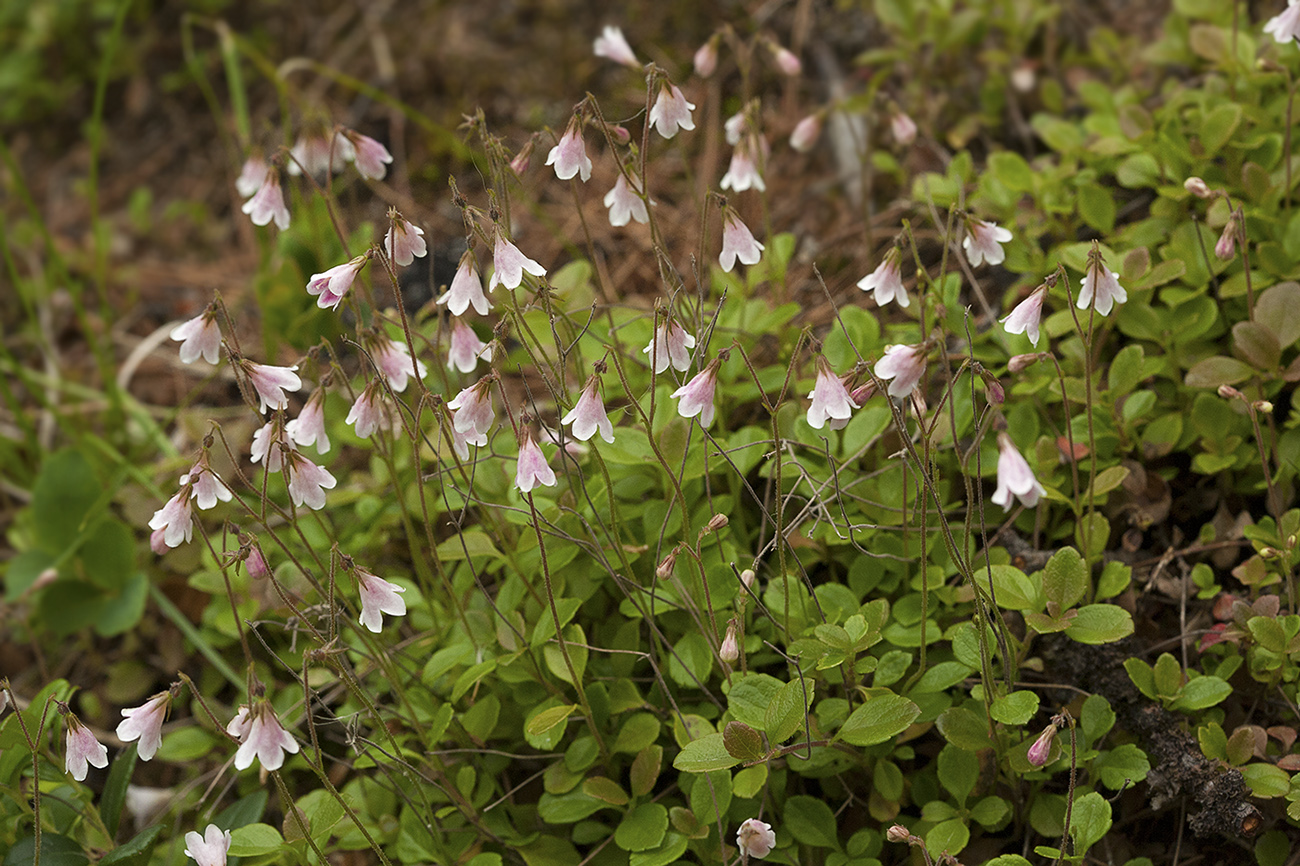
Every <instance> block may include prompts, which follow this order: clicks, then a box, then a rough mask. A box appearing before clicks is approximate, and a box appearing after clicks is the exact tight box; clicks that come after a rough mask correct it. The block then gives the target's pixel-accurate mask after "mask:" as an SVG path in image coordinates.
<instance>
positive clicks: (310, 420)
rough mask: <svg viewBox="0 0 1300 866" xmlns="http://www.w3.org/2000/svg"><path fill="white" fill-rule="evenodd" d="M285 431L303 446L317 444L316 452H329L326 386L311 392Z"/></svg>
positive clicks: (285, 427)
mask: <svg viewBox="0 0 1300 866" xmlns="http://www.w3.org/2000/svg"><path fill="white" fill-rule="evenodd" d="M284 431H285V433H287V434H288V436H289V438H290V439H292V440H293V441H294V443H295V444H296V445H298V446H300V447H302V448H306V447H307V446H308V445H315V446H316V453H318V454H325V453H328V452H329V450H330V437H329V433H328V432H326V430H325V389H324V388H317V389H316V390H315V391H312V392H311V396H310V397H308V398H307V404H306V405H305V406H303V407H302V411H301V412H299V413H298V417H297V418H294V419H293V420H292V421H290V422H289V423H288V424H286V425H285V426H284ZM267 468H270V467H269V466H268V467H267ZM271 471H275V470H271Z"/></svg>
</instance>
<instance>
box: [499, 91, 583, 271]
mask: <svg viewBox="0 0 1300 866" xmlns="http://www.w3.org/2000/svg"><path fill="white" fill-rule="evenodd" d="M546 164H547V165H553V166H555V176H556V177H558V178H559V179H560V180H569V179H570V178H572V177H573V176H574V175H579V176H580V177H581V178H582V179H583V181H587V180H590V179H591V159H590V158H589V157H588V156H587V145H586V143H585V142H584V141H583V140H582V122H581V120H579V118H578V116H577V115H576V114H575V115H574V116H573V118H572V119H570V120H569V125H568V127H566V128H565V130H564V135H563V136H561V137H560V141H559V144H557V145H555V147H553V148H551V152H550V153H548V154H547V155H546ZM516 285H517V284H516ZM506 288H514V286H506Z"/></svg>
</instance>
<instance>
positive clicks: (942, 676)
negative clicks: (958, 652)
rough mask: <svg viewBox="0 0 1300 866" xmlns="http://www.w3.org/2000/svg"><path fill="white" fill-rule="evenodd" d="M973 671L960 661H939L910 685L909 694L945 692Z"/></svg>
mask: <svg viewBox="0 0 1300 866" xmlns="http://www.w3.org/2000/svg"><path fill="white" fill-rule="evenodd" d="M972 673H973V671H972V670H971V668H970V667H969V666H968V665H965V664H963V663H961V662H939V663H938V664H937V665H933V666H932V667H930V668H929V669H928V670H926V672H925V673H924V674H922V675H921V678H920V679H919V680H917V681H916V685H915V686H913V687H912V690H911V692H909V693H908V694H910V695H932V694H935V693H937V692H945V691H947V690H948V689H950V688H952V687H953V686H955V685H957V683H959V682H961V681H962V680H964V679H966V678H967V677H968V676H970V675H971V674H972Z"/></svg>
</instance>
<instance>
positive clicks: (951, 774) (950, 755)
mask: <svg viewBox="0 0 1300 866" xmlns="http://www.w3.org/2000/svg"><path fill="white" fill-rule="evenodd" d="M979 779H980V760H979V758H978V757H976V756H975V753H974V752H968V751H966V750H965V749H962V748H959V747H957V746H954V745H953V744H952V743H949V744H948V745H946V746H944V747H943V749H942V750H941V751H940V752H939V781H940V782H941V783H943V786H944V787H945V788H947V789H948V793H950V794H952V796H953V798H954V799H956V801H957V805H958V806H965V805H966V798H967V797H969V796H970V792H971V791H974V790H975V785H976V783H978V782H979Z"/></svg>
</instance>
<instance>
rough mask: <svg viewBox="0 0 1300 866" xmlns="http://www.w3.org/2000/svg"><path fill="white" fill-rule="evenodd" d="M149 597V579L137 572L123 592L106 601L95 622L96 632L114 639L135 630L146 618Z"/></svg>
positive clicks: (109, 597) (111, 596) (101, 605)
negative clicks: (142, 619) (146, 603)
mask: <svg viewBox="0 0 1300 866" xmlns="http://www.w3.org/2000/svg"><path fill="white" fill-rule="evenodd" d="M148 597H149V578H147V577H145V575H144V572H142V571H137V572H136V573H135V574H134V575H132V576H131V578H130V580H128V581H127V584H126V586H124V587H123V588H122V591H121V592H119V593H117V594H115V595H110V596H108V597H107V598H105V599H104V601H103V602H102V604H100V607H99V614H98V617H97V619H96V620H95V631H96V632H98V633H99V635H100V636H101V637H113V636H114V635H119V634H123V633H124V632H128V631H130V630H131V629H133V628H135V626H136V623H138V622H140V618H141V617H143V616H144V605H145V601H146V600H147V599H148Z"/></svg>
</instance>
